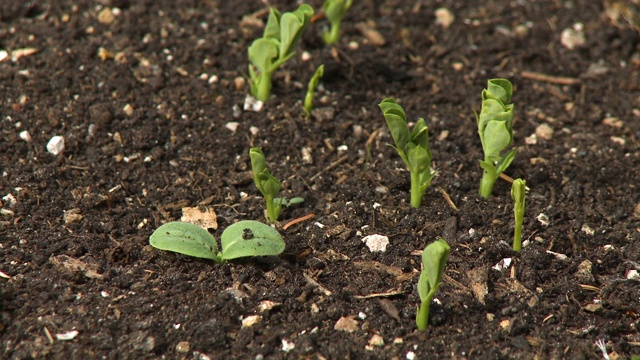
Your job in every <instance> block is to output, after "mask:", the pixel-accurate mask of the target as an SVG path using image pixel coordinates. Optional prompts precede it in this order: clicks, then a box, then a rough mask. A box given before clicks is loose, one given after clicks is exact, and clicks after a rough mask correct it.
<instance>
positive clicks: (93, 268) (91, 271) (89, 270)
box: [49, 255, 104, 279]
mask: <svg viewBox="0 0 640 360" xmlns="http://www.w3.org/2000/svg"><path fill="white" fill-rule="evenodd" d="M49 262H50V263H51V264H53V265H54V266H55V267H57V268H58V269H60V270H65V271H68V272H71V273H74V272H81V273H82V274H83V275H84V276H86V277H88V278H90V279H104V275H102V274H99V273H98V268H99V265H98V264H97V263H94V262H90V263H89V262H84V261H82V260H79V259H75V258H72V257H70V256H67V255H58V256H53V255H52V256H51V257H50V258H49Z"/></svg>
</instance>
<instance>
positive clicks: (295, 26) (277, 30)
mask: <svg viewBox="0 0 640 360" xmlns="http://www.w3.org/2000/svg"><path fill="white" fill-rule="evenodd" d="M311 16H313V8H312V7H311V6H309V5H307V4H302V5H300V6H299V7H298V9H297V10H296V11H293V12H287V13H284V14H281V13H280V12H279V11H278V10H277V9H276V8H273V7H272V8H270V9H269V18H268V19H267V24H266V26H265V28H264V34H263V35H262V37H261V38H258V39H256V40H254V41H253V43H252V44H251V46H249V61H250V62H251V64H249V78H250V79H249V80H250V81H249V85H250V87H251V95H252V96H254V97H256V98H257V99H258V100H260V101H267V100H269V96H270V95H271V78H272V76H273V73H274V72H275V71H276V70H277V69H278V68H279V67H280V66H281V65H282V64H284V63H285V62H286V61H287V60H289V59H290V58H291V57H292V56H293V54H295V52H294V51H293V49H294V48H295V47H296V45H297V44H298V41H300V38H301V37H302V34H303V33H304V31H305V29H306V28H307V26H308V25H309V21H310V19H311Z"/></svg>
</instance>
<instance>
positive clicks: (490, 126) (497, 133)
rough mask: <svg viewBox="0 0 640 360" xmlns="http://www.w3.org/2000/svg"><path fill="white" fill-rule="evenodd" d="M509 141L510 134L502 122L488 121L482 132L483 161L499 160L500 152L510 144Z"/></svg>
mask: <svg viewBox="0 0 640 360" xmlns="http://www.w3.org/2000/svg"><path fill="white" fill-rule="evenodd" d="M511 140H512V135H511V132H510V131H509V129H507V124H506V123H505V122H504V121H497V120H492V121H489V123H487V127H486V128H485V131H484V147H485V148H484V156H485V160H489V161H498V160H500V152H501V151H502V150H503V149H504V148H506V147H507V146H508V145H509V144H510V143H511Z"/></svg>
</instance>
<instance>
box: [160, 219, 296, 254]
mask: <svg viewBox="0 0 640 360" xmlns="http://www.w3.org/2000/svg"><path fill="white" fill-rule="evenodd" d="M149 243H150V244H151V246H153V247H155V248H156V249H160V250H168V251H173V252H177V253H180V254H184V255H189V256H193V257H198V258H204V259H211V260H213V261H215V262H223V261H225V260H231V259H236V258H240V257H246V256H266V255H278V254H280V253H281V252H282V251H283V250H284V246H285V244H284V240H283V239H282V236H281V235H280V233H278V231H277V230H275V229H274V228H272V227H271V226H269V225H265V224H263V223H260V222H257V221H252V220H244V221H240V222H237V223H235V224H233V225H231V226H229V227H228V228H226V229H225V230H224V232H223V233H222V236H221V238H220V244H221V250H220V251H218V244H217V243H216V239H215V238H214V237H213V235H211V234H209V232H208V231H207V230H205V229H203V228H201V227H200V226H198V225H194V224H191V223H186V222H181V221H175V222H170V223H166V224H164V225H162V226H160V227H159V228H157V229H156V231H154V232H153V234H151V237H149Z"/></svg>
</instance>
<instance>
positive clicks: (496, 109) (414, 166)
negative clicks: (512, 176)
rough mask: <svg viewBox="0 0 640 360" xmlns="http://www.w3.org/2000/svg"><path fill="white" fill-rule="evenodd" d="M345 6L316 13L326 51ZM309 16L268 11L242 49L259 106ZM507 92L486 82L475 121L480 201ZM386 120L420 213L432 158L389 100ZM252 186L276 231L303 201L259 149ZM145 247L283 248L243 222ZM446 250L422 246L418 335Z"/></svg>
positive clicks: (179, 230)
mask: <svg viewBox="0 0 640 360" xmlns="http://www.w3.org/2000/svg"><path fill="white" fill-rule="evenodd" d="M350 6H351V0H327V1H325V4H324V6H323V10H324V13H325V16H326V17H327V18H328V19H329V21H330V23H331V30H329V31H326V32H325V33H324V34H323V39H324V40H325V42H326V43H327V44H331V43H334V42H335V41H337V39H338V35H339V32H340V22H341V20H342V17H343V15H344V14H345V12H346V11H347V9H349V7H350ZM312 16H313V9H312V8H311V7H310V6H309V5H306V4H302V5H300V6H299V7H298V9H297V10H296V11H294V12H288V13H284V14H281V13H280V12H279V11H278V10H276V9H275V8H271V9H270V12H269V18H268V20H267V23H266V26H265V30H264V35H263V36H262V37H261V38H259V39H256V40H255V41H254V42H253V43H252V44H251V46H250V47H249V49H248V54H249V61H250V63H251V64H250V65H249V77H250V88H251V94H252V96H254V97H256V98H258V99H259V100H262V101H266V100H268V99H269V97H270V95H271V77H272V75H273V74H274V72H275V71H276V70H277V69H278V68H279V67H280V66H281V65H282V64H283V63H285V62H286V61H287V60H288V59H289V58H291V57H292V56H293V54H294V51H293V49H294V48H295V45H296V44H297V43H298V41H299V40H300V38H301V37H302V34H303V32H304V30H305V29H306V27H307V26H308V25H309V22H310V19H311V17H312ZM322 69H323V68H322V66H320V67H319V68H318V70H317V71H316V72H315V74H314V75H313V77H312V79H311V81H310V82H309V88H308V90H307V95H306V97H305V101H304V104H305V105H304V107H305V113H307V114H309V113H310V111H311V108H312V99H313V93H314V91H315V90H314V89H315V87H316V86H317V84H318V82H319V79H320V77H321V76H322ZM512 94H513V88H512V85H511V82H509V80H506V79H491V80H489V81H488V86H487V88H486V89H484V90H483V91H482V109H481V111H480V113H479V114H477V113H476V122H477V125H478V134H479V135H480V141H481V143H482V148H483V150H484V160H481V161H480V166H481V167H482V169H483V176H482V180H481V182H480V191H479V192H480V195H481V196H482V197H483V198H485V199H486V198H488V197H489V196H490V195H491V193H492V191H493V187H494V184H495V182H496V181H497V179H498V178H499V176H500V174H501V173H502V172H504V171H505V170H506V169H507V168H508V167H509V165H510V164H511V162H512V161H513V159H514V157H515V149H514V148H512V149H510V150H507V147H509V145H510V144H511V142H512V140H513V131H512V122H513V104H512V103H510V102H511V96H512ZM379 107H380V109H381V110H382V114H383V116H384V118H385V121H386V123H387V126H388V128H389V131H390V133H391V137H392V138H393V141H394V145H392V146H393V147H394V148H395V149H396V151H397V153H398V155H400V157H401V158H402V160H403V162H404V163H405V165H406V167H407V169H408V170H409V173H410V174H411V180H410V181H411V198H410V204H411V206H412V207H414V208H419V207H420V204H421V202H422V197H423V195H424V193H425V191H426V190H427V188H428V187H429V186H430V185H431V180H432V178H433V176H434V174H435V172H434V171H433V170H432V169H431V150H430V148H429V129H428V127H427V125H426V123H425V121H424V119H422V118H420V119H419V120H418V122H417V123H416V124H415V125H413V128H412V129H409V126H408V124H407V118H406V115H405V112H404V110H403V108H402V107H401V106H400V105H399V104H398V103H396V102H395V100H393V99H391V98H388V99H384V100H383V101H382V102H381V103H380V104H379ZM249 156H250V159H251V168H252V171H253V180H254V182H255V185H256V187H257V189H258V191H259V192H260V193H261V194H262V196H263V197H264V199H265V203H266V217H267V220H268V221H269V222H270V223H276V221H277V220H278V218H279V216H280V212H281V209H282V206H289V205H291V204H293V203H298V202H301V201H303V200H302V199H301V198H294V199H291V200H287V199H285V198H279V197H277V196H278V193H279V191H280V187H281V184H280V181H278V179H277V178H276V177H274V176H273V175H271V173H270V172H269V169H268V168H267V165H266V160H265V157H264V154H263V153H262V150H261V149H260V148H257V147H256V148H252V149H250V151H249ZM525 190H526V184H525V181H523V180H521V179H516V180H514V181H513V184H512V188H511V196H512V198H513V200H514V203H515V205H514V215H515V231H514V240H513V250H514V251H520V248H521V238H522V235H521V234H522V222H523V218H524V201H525ZM149 242H150V244H151V245H152V246H153V247H155V248H158V249H162V250H169V251H174V252H178V253H181V254H185V255H189V256H194V257H198V258H205V259H211V260H213V261H215V262H224V261H227V260H232V259H236V258H240V257H248V256H269V255H279V254H280V253H282V251H284V248H285V242H284V240H283V238H282V236H281V235H280V233H279V232H278V231H277V230H276V229H275V228H274V227H272V226H269V225H267V224H264V223H261V222H258V221H253V220H243V221H239V222H237V223H234V224H232V225H230V226H229V227H227V228H226V229H225V230H224V231H223V233H222V235H221V239H220V246H218V243H217V241H216V239H215V238H214V237H213V236H212V235H211V234H210V233H209V232H208V231H207V229H204V228H202V227H200V226H198V225H195V224H191V223H187V222H180V221H176V222H169V223H166V224H164V225H162V226H160V227H159V228H158V229H156V230H155V231H154V233H153V234H152V235H151V237H150V239H149ZM449 251H450V247H449V245H448V244H447V242H446V241H445V240H444V239H442V238H440V239H438V240H436V241H435V242H433V243H431V244H429V245H428V246H427V247H426V248H425V249H424V251H423V252H422V264H423V266H422V272H421V274H420V278H419V280H418V294H419V296H420V300H421V304H420V306H419V309H418V312H417V316H416V324H417V327H418V329H419V330H425V329H426V328H427V324H428V319H429V305H430V303H431V300H432V299H433V297H434V295H435V293H436V291H437V289H438V287H439V286H440V284H441V282H442V274H443V273H444V268H445V264H446V262H447V260H448V257H449Z"/></svg>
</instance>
